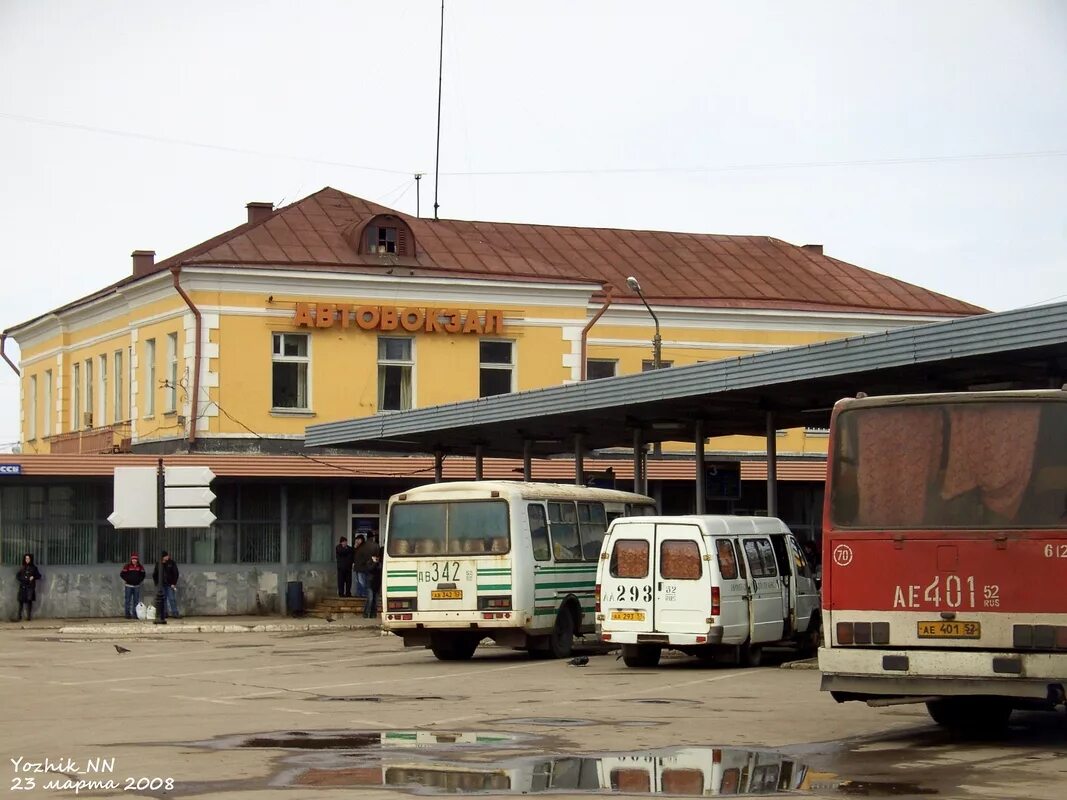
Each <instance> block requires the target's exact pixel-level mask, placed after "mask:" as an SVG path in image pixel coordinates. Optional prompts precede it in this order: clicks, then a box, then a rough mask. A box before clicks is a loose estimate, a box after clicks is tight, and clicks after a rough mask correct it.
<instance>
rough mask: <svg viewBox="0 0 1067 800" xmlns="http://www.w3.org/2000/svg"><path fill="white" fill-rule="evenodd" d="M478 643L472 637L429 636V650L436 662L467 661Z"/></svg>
mask: <svg viewBox="0 0 1067 800" xmlns="http://www.w3.org/2000/svg"><path fill="white" fill-rule="evenodd" d="M478 641H479V640H478V639H477V638H475V637H473V636H463V635H452V636H448V635H439V636H431V638H430V649H431V650H432V651H433V654H434V656H435V657H436V658H437V660H438V661H468V660H469V659H470V658H471V656H473V655H474V651H475V650H477V649H478Z"/></svg>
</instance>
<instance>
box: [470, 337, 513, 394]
mask: <svg viewBox="0 0 1067 800" xmlns="http://www.w3.org/2000/svg"><path fill="white" fill-rule="evenodd" d="M514 349H515V348H514V342H493V341H484V340H483V341H481V342H479V343H478V353H479V359H478V360H479V364H478V396H479V397H492V396H493V395H495V394H507V393H508V392H513V391H515V386H514V376H515V365H514V358H513V354H514Z"/></svg>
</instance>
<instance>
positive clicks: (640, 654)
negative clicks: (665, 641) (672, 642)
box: [622, 644, 663, 667]
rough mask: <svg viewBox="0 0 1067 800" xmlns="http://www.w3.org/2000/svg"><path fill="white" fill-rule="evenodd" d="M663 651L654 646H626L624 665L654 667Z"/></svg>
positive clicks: (623, 655) (623, 654)
mask: <svg viewBox="0 0 1067 800" xmlns="http://www.w3.org/2000/svg"><path fill="white" fill-rule="evenodd" d="M662 652H663V649H662V648H660V647H656V646H655V645H653V644H624V645H623V646H622V663H624V664H625V665H626V666H628V667H654V666H656V665H657V664H659V657H660V654H661V653H662Z"/></svg>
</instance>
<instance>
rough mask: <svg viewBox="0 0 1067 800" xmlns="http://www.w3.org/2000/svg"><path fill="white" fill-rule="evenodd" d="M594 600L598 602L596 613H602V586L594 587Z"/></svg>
mask: <svg viewBox="0 0 1067 800" xmlns="http://www.w3.org/2000/svg"><path fill="white" fill-rule="evenodd" d="M593 598H594V599H595V600H596V613H598V614H599V613H600V584H599V583H598V584H597V585H596V586H594V587H593Z"/></svg>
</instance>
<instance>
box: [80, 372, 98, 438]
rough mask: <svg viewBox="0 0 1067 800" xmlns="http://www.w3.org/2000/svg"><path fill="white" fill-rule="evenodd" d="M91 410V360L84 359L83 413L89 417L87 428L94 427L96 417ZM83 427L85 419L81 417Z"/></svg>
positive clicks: (92, 409) (93, 410)
mask: <svg viewBox="0 0 1067 800" xmlns="http://www.w3.org/2000/svg"><path fill="white" fill-rule="evenodd" d="M94 412H95V409H94V408H93V360H92V359H91V358H87V359H85V413H86V414H87V415H88V416H89V419H90V420H91V422H90V423H89V427H90V428H93V427H95V426H96V415H95V413H94ZM84 425H85V417H82V420H81V425H80V426H79V427H83V426H84Z"/></svg>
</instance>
